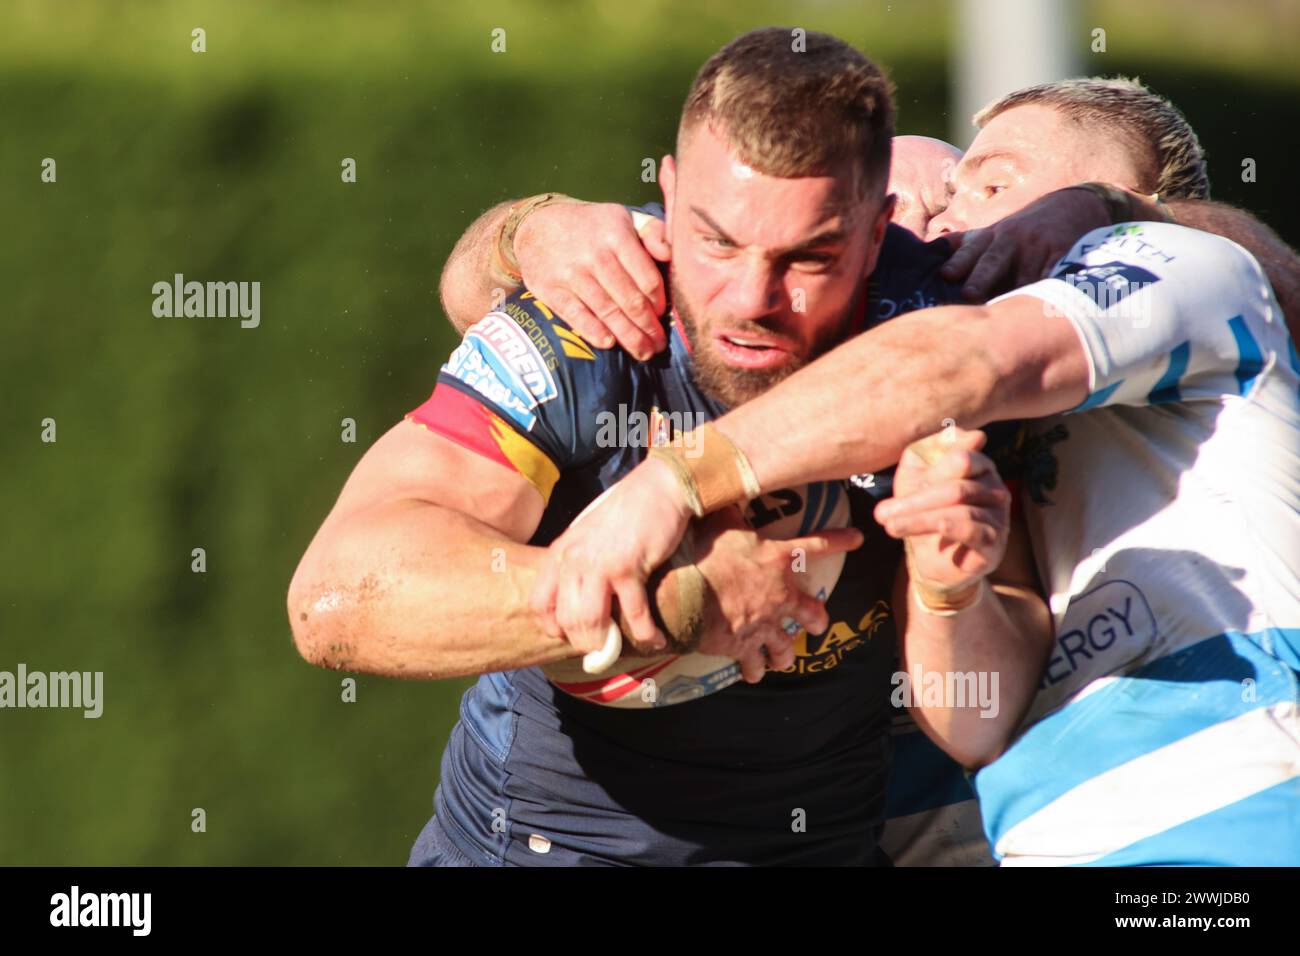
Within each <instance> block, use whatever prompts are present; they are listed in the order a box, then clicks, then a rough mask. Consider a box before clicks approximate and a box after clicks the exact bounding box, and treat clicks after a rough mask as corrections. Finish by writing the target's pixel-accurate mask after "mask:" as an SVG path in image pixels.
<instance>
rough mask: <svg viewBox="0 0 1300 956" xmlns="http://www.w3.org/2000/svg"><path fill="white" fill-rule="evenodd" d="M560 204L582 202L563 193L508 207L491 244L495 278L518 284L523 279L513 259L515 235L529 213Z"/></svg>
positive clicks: (551, 194) (526, 200)
mask: <svg viewBox="0 0 1300 956" xmlns="http://www.w3.org/2000/svg"><path fill="white" fill-rule="evenodd" d="M561 202H573V203H580V202H582V200H581V199H574V198H573V197H572V196H566V195H565V194H564V193H539V194H538V195H536V196H529V197H528V198H526V199H521V200H519V202H517V203H515V204H514V205H513V206H511V207H510V212H509V213H507V214H506V218H505V222H503V223H501V229H500V231H499V232H497V241H496V242H494V243H493V244H492V273H493V275H494V276H495V277H497V278H501V279H504V280H506V281H507V282H509V283H518V282H520V281H521V280H522V279H523V274H522V273H520V271H519V260H518V259H517V258H516V257H515V233H517V232H518V231H519V226H520V224H522V223H523V221H524V220H525V219H526V218H527V217H528V216H529V215H530V214H531V213H534V212H536V211H537V210H539V209H541V208H542V207H543V206H550V205H554V204H555V203H561Z"/></svg>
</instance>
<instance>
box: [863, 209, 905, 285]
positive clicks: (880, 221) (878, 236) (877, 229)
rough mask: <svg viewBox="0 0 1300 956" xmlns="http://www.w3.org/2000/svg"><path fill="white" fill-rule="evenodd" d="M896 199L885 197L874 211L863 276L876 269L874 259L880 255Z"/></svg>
mask: <svg viewBox="0 0 1300 956" xmlns="http://www.w3.org/2000/svg"><path fill="white" fill-rule="evenodd" d="M896 201H897V197H896V196H895V195H894V194H893V193H889V194H888V195H886V196H885V198H884V201H883V202H881V204H880V208H879V209H878V210H876V213H875V218H874V219H873V220H872V222H871V245H870V248H869V249H868V251H867V261H866V268H865V269H864V270H863V275H870V274H871V273H872V272H874V271H875V269H876V259H877V257H878V256H879V255H880V246H881V244H882V243H884V241H885V230H886V229H887V228H889V221H890V220H891V219H892V218H893V217H894V203H895V202H896Z"/></svg>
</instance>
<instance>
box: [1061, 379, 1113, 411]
mask: <svg viewBox="0 0 1300 956" xmlns="http://www.w3.org/2000/svg"><path fill="white" fill-rule="evenodd" d="M1123 384H1124V380H1123V379H1122V378H1121V379H1120V380H1119V381H1118V382H1111V383H1110V384H1109V385H1107V386H1106V387H1105V388H1099V389H1097V391H1095V392H1093V393H1092V394H1091V395H1089V396H1088V397H1087V398H1085V399H1084V400H1083V401H1082V402H1080V403H1079V404H1078V405H1075V406H1074V408H1072V409H1070V412H1071V413H1073V412H1086V411H1087V410H1088V409H1090V408H1097V407H1098V406H1100V405H1105V404H1106V400H1107V399H1108V398H1110V397H1111V396H1112V395H1114V394H1115V389H1117V388H1119V387H1120V386H1121V385H1123Z"/></svg>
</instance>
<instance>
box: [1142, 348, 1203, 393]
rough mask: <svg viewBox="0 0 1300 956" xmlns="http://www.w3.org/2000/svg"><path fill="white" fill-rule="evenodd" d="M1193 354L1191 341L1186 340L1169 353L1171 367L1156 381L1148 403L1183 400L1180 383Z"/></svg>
mask: <svg viewBox="0 0 1300 956" xmlns="http://www.w3.org/2000/svg"><path fill="white" fill-rule="evenodd" d="M1191 354H1192V343H1191V342H1184V343H1183V344H1182V345H1180V346H1178V348H1176V349H1174V350H1173V351H1172V352H1170V353H1169V368H1167V369H1165V374H1164V375H1162V376H1160V381H1158V382H1156V384H1155V388H1153V389H1151V393H1150V394H1149V395H1147V404H1148V405H1164V404H1168V403H1169V402H1181V401H1182V400H1183V393H1182V391H1181V389H1179V387H1178V383H1179V382H1180V381H1182V378H1183V376H1184V375H1186V374H1187V360H1188V359H1189V358H1190V357H1191Z"/></svg>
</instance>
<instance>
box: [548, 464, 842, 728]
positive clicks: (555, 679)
mask: <svg viewBox="0 0 1300 956" xmlns="http://www.w3.org/2000/svg"><path fill="white" fill-rule="evenodd" d="M745 515H746V517H747V518H748V519H749V523H750V525H752V526H753V528H754V530H756V531H757V532H758V533H759V534H760V535H761V536H763V537H765V538H772V539H774V540H785V539H789V538H798V537H802V536H803V535H807V534H812V533H814V532H816V531H821V530H823V529H826V528H845V527H848V524H849V518H850V514H849V499H848V493H847V490H846V488H845V486H844V483H843V482H839V481H819V482H814V483H812V484H808V485H803V486H801V487H799V488H792V489H788V490H785V491H778V492H774V493H772V494H770V495H763V496H762V497H761V498H757V499H755V500H754V501H751V502H750V503H749V505H748V506H747V507H746V509H745ZM843 569H844V555H843V554H842V553H840V554H831V555H824V556H819V557H815V558H809V559H807V561H806V564H805V569H804V571H803V572H802V577H801V586H802V587H803V590H804V591H806V592H807V593H809V594H813V595H816V596H817V597H818V598H820V599H821V600H823V601H824V600H826V598H827V597H828V596H829V595H830V593H831V591H832V590H834V588H835V585H836V583H837V582H838V581H839V579H840V572H841V571H842V570H843ZM785 630H786V632H787V633H788V634H790V635H791V636H792V637H796V636H798V634H799V630H800V628H799V625H798V624H796V623H795V622H794V621H793V620H790V619H787V620H786V621H785ZM542 671H543V672H544V673H545V674H546V676H547V678H548V679H549V680H550V681H551V683H552V684H554V685H555V686H556V687H557V688H558V689H560V690H561V691H564V692H565V693H566V694H569V695H571V696H573V697H577V698H578V699H580V700H585V701H588V702H589V703H592V704H598V705H600V706H603V707H622V708H625V709H631V710H638V709H648V708H651V707H667V706H671V705H672V704H681V703H685V702H686V701H690V700H698V699H699V698H701V697H705V696H707V695H709V694H713V693H717V692H718V691H720V690H722V689H723V688H725V687H729V686H731V685H732V684H734V683H735V682H736V681H738V680H740V665H739V664H737V663H736V662H735V661H734V660H732V659H731V658H729V657H714V656H711V655H708V654H663V655H659V656H657V657H634V656H623V657H619V658H618V659H617V660H615V661H614V663H613V664H612V665H611V666H610V667H608V668H606V669H605V670H603V671H600V672H599V673H596V674H588V673H586V672H585V671H584V670H583V667H582V660H581V658H572V659H569V660H565V661H559V662H557V663H555V664H547V665H545V666H543V667H542Z"/></svg>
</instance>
